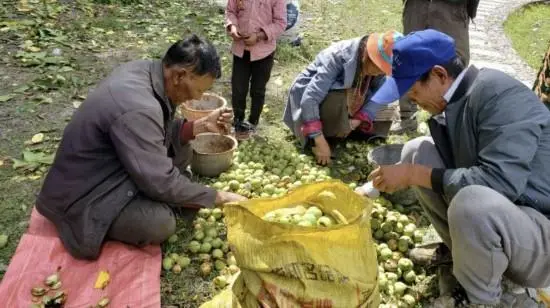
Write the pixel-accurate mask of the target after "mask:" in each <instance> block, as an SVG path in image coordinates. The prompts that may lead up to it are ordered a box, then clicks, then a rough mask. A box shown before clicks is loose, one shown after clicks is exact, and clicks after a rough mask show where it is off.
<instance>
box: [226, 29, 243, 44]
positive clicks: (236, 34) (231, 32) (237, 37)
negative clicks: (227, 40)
mask: <svg viewBox="0 0 550 308" xmlns="http://www.w3.org/2000/svg"><path fill="white" fill-rule="evenodd" d="M229 35H231V37H232V38H233V39H234V40H235V41H238V40H240V39H242V37H241V36H240V35H239V30H238V29H237V26H235V25H231V26H229Z"/></svg>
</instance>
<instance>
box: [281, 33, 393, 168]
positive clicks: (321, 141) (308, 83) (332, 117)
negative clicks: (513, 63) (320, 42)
mask: <svg viewBox="0 0 550 308" xmlns="http://www.w3.org/2000/svg"><path fill="white" fill-rule="evenodd" d="M402 37H403V35H402V34H401V33H399V32H396V31H388V32H386V33H381V34H378V33H374V34H370V35H366V36H364V37H358V38H354V39H350V40H344V41H340V42H337V43H334V44H333V45H331V46H330V47H328V48H327V49H325V50H323V51H321V52H320V53H319V54H318V55H317V57H316V58H315V60H314V61H313V62H312V63H311V64H309V66H308V67H307V68H306V69H305V70H304V71H302V72H301V73H300V74H299V75H298V77H297V78H296V80H295V81H294V83H293V84H292V86H291V88H290V93H289V98H288V102H287V105H286V109H285V113H284V118H283V121H284V122H285V124H286V125H287V126H288V127H289V128H290V129H291V130H292V132H293V133H294V135H295V136H296V137H297V138H298V139H299V140H300V141H301V143H302V145H303V146H304V149H305V150H309V149H311V150H313V153H314V154H315V156H316V158H317V162H318V163H319V164H322V165H324V164H327V163H329V162H330V160H331V156H332V151H331V145H332V146H333V145H334V142H337V141H339V140H341V139H343V138H345V137H347V136H348V135H350V134H352V135H355V136H359V137H360V138H362V139H364V140H368V139H369V138H370V137H373V136H374V129H373V120H374V118H375V116H376V112H377V111H378V110H379V109H380V108H381V107H382V106H383V105H382V104H376V103H372V102H370V100H369V98H370V97H371V96H372V95H373V94H374V92H376V90H377V89H378V87H380V85H381V84H382V83H383V82H384V79H385V75H390V74H391V63H392V47H393V44H394V42H395V41H397V40H398V39H400V38H402Z"/></svg>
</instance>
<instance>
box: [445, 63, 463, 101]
mask: <svg viewBox="0 0 550 308" xmlns="http://www.w3.org/2000/svg"><path fill="white" fill-rule="evenodd" d="M467 70H468V68H465V69H464V70H462V72H460V74H458V76H457V77H456V79H455V80H454V81H453V83H452V84H451V86H450V87H449V89H448V90H447V92H446V93H445V95H443V99H445V101H446V102H447V103H448V102H450V101H451V98H453V95H454V94H455V92H456V89H457V88H458V85H459V84H460V82H461V81H462V79H463V78H464V75H466V71H467Z"/></svg>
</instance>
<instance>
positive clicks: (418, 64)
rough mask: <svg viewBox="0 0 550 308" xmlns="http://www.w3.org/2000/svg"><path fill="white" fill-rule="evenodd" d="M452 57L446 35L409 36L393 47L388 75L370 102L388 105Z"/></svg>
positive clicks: (424, 32)
mask: <svg viewBox="0 0 550 308" xmlns="http://www.w3.org/2000/svg"><path fill="white" fill-rule="evenodd" d="M455 57H456V50H455V41H454V39H453V38H452V37H450V36H448V35H447V34H445V33H442V32H439V31H436V30H432V29H428V30H422V31H417V32H411V33H409V34H408V35H406V36H405V37H404V38H402V39H400V40H399V41H397V42H396V43H395V45H394V46H393V62H392V76H387V77H386V80H385V82H384V84H383V85H382V86H381V87H380V89H378V91H376V93H374V95H373V97H372V98H371V101H373V102H374V103H377V104H389V103H391V102H394V101H396V100H398V99H399V98H401V97H402V96H403V95H405V93H407V91H409V89H410V88H411V87H412V86H413V84H414V83H415V82H416V81H417V80H418V79H420V77H421V76H422V75H423V74H424V73H426V72H428V71H429V70H431V69H432V67H434V66H436V65H441V64H445V63H447V62H449V61H451V60H452V59H454V58H455Z"/></svg>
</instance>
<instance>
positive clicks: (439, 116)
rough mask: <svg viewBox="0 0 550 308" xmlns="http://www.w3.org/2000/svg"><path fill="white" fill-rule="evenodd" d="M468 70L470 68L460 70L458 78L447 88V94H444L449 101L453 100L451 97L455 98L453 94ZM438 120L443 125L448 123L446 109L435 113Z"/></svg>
mask: <svg viewBox="0 0 550 308" xmlns="http://www.w3.org/2000/svg"><path fill="white" fill-rule="evenodd" d="M467 70H468V68H465V69H464V70H462V72H460V74H458V76H457V77H456V79H455V80H454V81H453V83H452V84H451V86H450V87H449V89H447V92H445V95H443V99H444V100H445V101H446V102H447V103H449V102H450V101H451V98H453V95H454V94H455V92H456V89H458V85H459V84H460V82H461V81H462V79H464V75H466V71H467ZM433 118H434V119H435V120H436V121H437V122H439V123H440V124H442V125H447V124H446V123H447V122H446V120H445V111H443V112H442V113H440V114H437V115H434V117H433Z"/></svg>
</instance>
